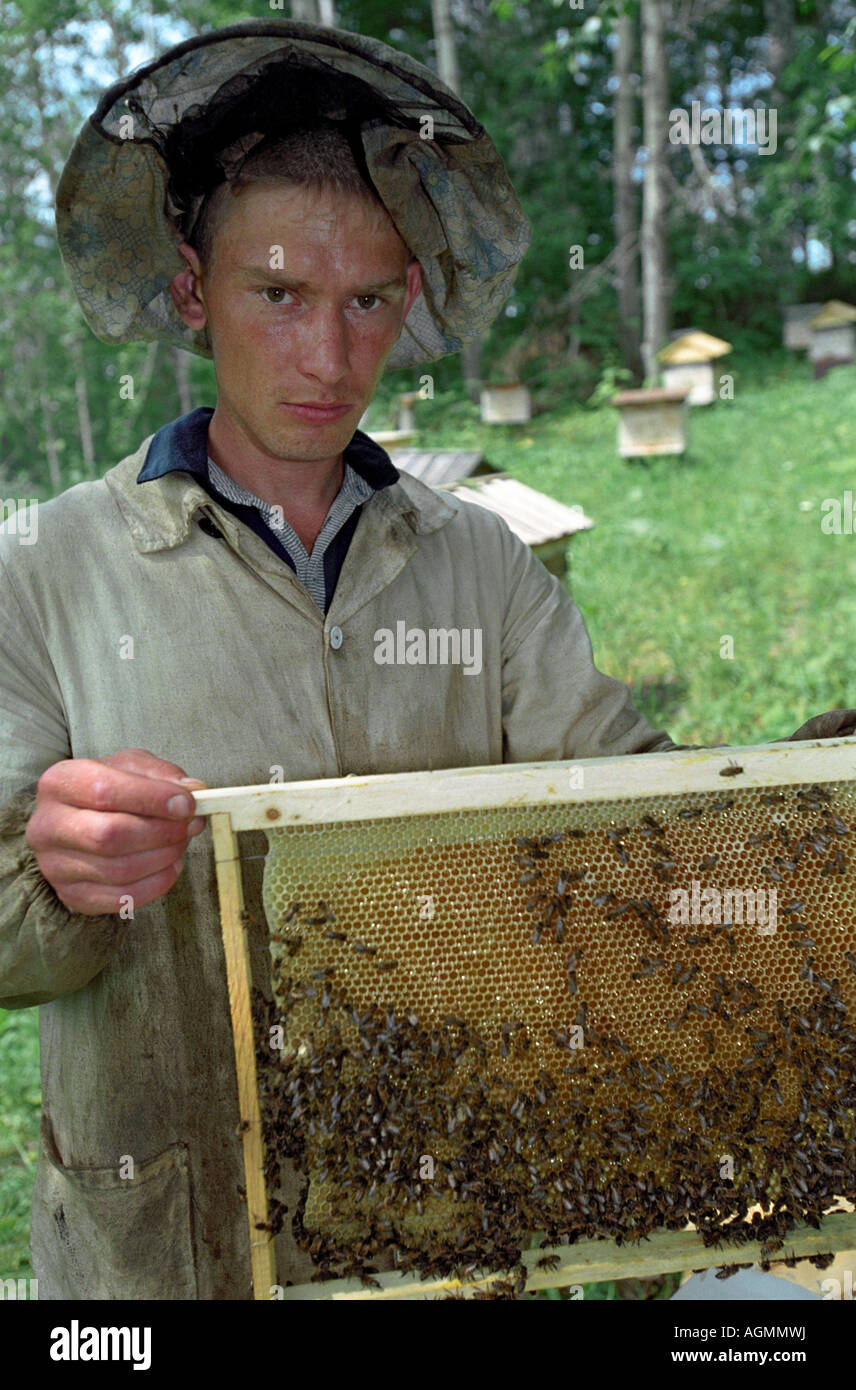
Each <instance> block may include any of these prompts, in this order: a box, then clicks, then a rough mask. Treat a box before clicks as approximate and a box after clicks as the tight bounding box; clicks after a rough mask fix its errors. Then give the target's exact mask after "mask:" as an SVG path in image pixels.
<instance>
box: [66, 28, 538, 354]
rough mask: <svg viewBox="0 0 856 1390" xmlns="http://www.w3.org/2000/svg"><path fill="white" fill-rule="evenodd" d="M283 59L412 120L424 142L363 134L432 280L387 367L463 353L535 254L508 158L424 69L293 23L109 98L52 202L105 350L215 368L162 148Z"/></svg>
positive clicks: (236, 34)
mask: <svg viewBox="0 0 856 1390" xmlns="http://www.w3.org/2000/svg"><path fill="white" fill-rule="evenodd" d="M286 56H287V57H288V58H289V60H290V61H291V62H300V63H305V64H308V65H311V66H312V67H313V68H315V69H316V70H317V69H318V65H319V64H321V65H323V66H324V67H325V68H327V69H329V68H331V67H332V68H333V69H335V71H336V72H337V73H344V74H347V75H349V76H350V77H353V78H358V79H361V80H362V81H363V82H366V83H368V84H370V85H371V86H372V87H373V88H374V89H376V90H377V91H379V92H381V93H382V94H383V95H384V97H385V98H387V99H389V100H391V101H393V102H394V103H395V105H396V107H397V108H398V109H399V110H401V111H402V112H404V113H405V114H406V115H407V116H408V117H411V118H412V124H413V126H414V129H409V128H403V127H401V126H398V125H395V126H393V125H384V124H383V123H379V122H378V121H368V122H366V123H365V124H363V125H362V126H361V129H360V137H361V139H362V144H363V150H364V154H365V160H366V165H367V168H368V171H369V174H370V176H371V179H372V182H373V183H374V185H375V188H376V189H377V192H378V193H379V195H380V197H381V198H382V199H383V202H384V204H385V206H386V208H387V211H388V212H389V215H390V217H391V218H392V221H393V222H394V224H395V226H396V228H397V230H398V232H399V235H400V236H401V237H402V239H403V240H404V242H405V243H406V244H407V246H408V247H409V248H410V250H411V251H412V253H413V255H415V256H416V257H417V259H418V260H419V262H420V264H421V266H422V272H423V289H422V292H421V293H420V295H419V297H418V298H417V300H416V301H415V303H414V304H413V306H412V308H411V310H410V313H409V314H408V316H407V319H406V321H405V324H404V327H403V329H402V332H401V336H400V338H399V339H398V342H397V343H396V345H395V347H394V348H393V350H392V353H391V354H390V356H389V358H388V360H387V363H386V366H387V369H391V368H395V367H412V366H417V365H420V364H422V363H426V362H430V361H433V360H434V359H436V358H438V357H443V356H445V355H446V354H447V353H450V352H457V351H458V350H459V349H460V348H461V347H462V346H463V345H464V344H465V343H467V342H470V341H472V340H474V339H476V338H479V337H480V336H481V335H482V334H483V333H484V332H485V330H486V329H487V328H488V326H489V325H490V324H491V323H492V321H493V320H494V319H495V318H496V316H497V314H498V313H499V312H500V310H501V308H502V306H503V304H504V303H505V301H506V299H507V298H508V295H509V293H510V291H511V287H512V284H513V282H514V277H515V275H516V272H517V267H518V264H519V262H520V260H521V258H522V256H523V255H524V253H525V251H526V249H527V247H528V245H529V239H530V231H529V223H528V221H527V219H526V217H525V216H524V214H523V211H522V209H521V207H520V203H519V201H518V199H517V195H516V193H515V192H514V189H513V187H512V185H511V182H510V180H509V178H508V174H507V173H506V170H505V166H504V164H503V162H502V159H501V157H500V155H499V153H498V151H497V149H496V147H495V146H494V144H493V142H492V140H491V139H490V137H489V135H488V134H487V132H486V131H485V129H484V127H483V126H481V125H480V124H479V122H478V121H477V120H476V119H475V117H474V116H473V114H472V112H470V111H469V110H468V108H467V107H466V106H465V105H464V104H463V103H462V102H461V101H459V100H458V98H457V97H456V96H455V95H454V93H453V92H451V91H450V90H449V88H448V87H446V86H445V85H444V84H443V83H442V82H440V80H439V79H438V78H437V77H436V75H435V74H434V73H432V72H431V71H430V69H428V68H426V67H425V66H423V64H421V63H418V62H416V61H415V60H414V59H413V58H410V57H408V56H407V55H406V54H404V53H400V52H398V51H397V50H396V49H393V48H390V47H389V46H388V45H387V44H384V43H381V42H380V41H379V40H378V39H374V38H368V37H365V36H363V35H360V34H352V33H347V32H345V31H343V30H340V29H327V28H321V27H319V26H316V25H313V24H307V23H304V22H301V21H298V20H258V21H248V22H246V23H244V24H236V25H231V26H230V27H228V28H225V29H219V30H216V31H214V32H213V33H210V34H205V35H202V36H201V37H197V38H193V39H189V40H187V41H186V42H184V43H181V44H178V45H176V46H175V47H173V48H171V49H169V50H168V51H167V52H166V53H164V54H162V55H161V57H160V58H158V59H156V60H155V61H154V62H152V63H149V64H147V65H145V66H143V67H142V68H140V69H139V70H137V71H136V72H134V73H132V74H131V75H130V76H128V77H126V78H123V79H122V80H121V81H120V82H117V83H115V84H114V86H112V87H111V88H109V90H108V91H106V92H105V93H104V95H103V96H102V98H101V100H100V102H99V103H98V106H97V108H96V110H95V112H94V113H93V115H92V116H91V117H90V118H89V120H88V121H87V122H86V124H85V125H84V127H83V129H82V130H81V132H80V134H79V135H78V137H77V140H76V141H75V144H74V147H73V149H72V151H71V154H70V155H69V158H68V161H67V163H66V165H65V168H64V169H63V173H62V177H61V179H60V183H59V187H58V190H57V198H56V214H57V237H58V240H59V246H60V252H61V255H62V259H63V263H64V265H65V267H66V270H67V272H68V275H69V278H70V280H71V283H72V286H73V288H74V292H75V294H76V296H77V299H78V301H79V303H80V306H81V308H82V310H83V314H84V317H85V318H86V321H87V323H88V324H89V326H90V328H91V329H92V331H93V332H94V333H95V334H96V336H97V337H99V338H102V339H104V340H105V341H107V342H110V343H126V342H133V341H137V340H144V341H145V340H149V341H151V340H153V339H157V340H161V341H165V342H169V343H172V344H174V345H176V346H179V347H183V348H187V349H189V351H191V352H195V353H198V354H199V355H200V356H202V357H211V356H212V355H213V354H212V349H211V340H210V337H209V334H208V329H207V327H206V328H204V329H201V330H194V329H191V328H189V327H188V326H187V324H185V323H184V321H183V320H182V319H181V317H180V316H179V314H178V312H177V311H176V308H175V306H174V304H173V302H172V297H171V295H170V293H169V284H170V281H171V280H172V279H173V277H174V276H175V275H176V274H177V273H178V272H179V271H181V270H183V269H185V268H186V262H185V260H184V258H183V257H182V255H181V253H180V252H179V250H178V245H179V242H180V241H182V240H183V237H182V234H181V231H180V230H179V226H178V222H177V219H176V216H175V208H174V206H173V205H172V204H171V202H170V199H169V196H168V183H169V170H168V168H167V165H166V162H165V160H164V158H163V155H162V153H161V149H159V146H161V147H162V145H163V140H162V133H163V131H164V130H169V129H170V128H171V127H174V126H175V125H176V124H177V123H178V122H179V121H181V120H182V119H183V118H184V117H185V116H186V115H187V113H188V112H194V111H198V110H200V109H203V108H204V107H205V106H206V105H207V104H208V103H209V102H210V101H211V100H212V98H214V97H215V96H216V94H217V93H218V92H219V91H220V90H221V88H222V87H223V85H224V84H225V83H227V82H231V81H232V80H233V79H235V78H238V77H241V76H243V77H247V78H249V79H252V78H253V77H254V76H255V75H256V74H259V73H260V72H264V70H265V69H266V68H267V67H268V65H269V64H271V63H272V62H276V61H278V60H281V59H282V58H283V57H286ZM426 115H428V116H430V118H431V120H430V122H426V121H425V120H424V117H425V116H426ZM432 127H433V128H432ZM427 132H430V134H431V136H432V137H433V138H424V136H425V133H427ZM155 136H157V138H155Z"/></svg>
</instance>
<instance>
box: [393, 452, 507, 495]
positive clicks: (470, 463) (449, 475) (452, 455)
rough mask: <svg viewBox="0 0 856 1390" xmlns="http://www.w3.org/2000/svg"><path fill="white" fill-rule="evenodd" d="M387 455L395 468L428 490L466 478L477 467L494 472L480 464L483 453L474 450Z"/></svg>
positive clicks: (493, 469)
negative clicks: (417, 480) (415, 479)
mask: <svg viewBox="0 0 856 1390" xmlns="http://www.w3.org/2000/svg"><path fill="white" fill-rule="evenodd" d="M388 452H389V453H390V457H391V458H392V461H393V463H394V464H395V466H396V468H400V469H402V470H403V471H404V472H405V473H409V474H410V476H411V477H412V478H418V479H419V481H420V482H421V483H427V484H428V486H429V487H443V486H444V484H446V483H456V482H458V481H459V480H460V479H461V478H469V477H470V476H471V475H472V474H473V473H474V472H475V471H476V469H477V468H479V467H480V466H481V471H482V472H485V471H488V470H489V471H490V472H491V473H495V472H497V471H498V470H497V469H495V468H494V467H493V465H492V464H490V463H485V462H484V454H483V453H481V452H480V451H479V450H478V449H437V450H432V449H394V450H389V451H388Z"/></svg>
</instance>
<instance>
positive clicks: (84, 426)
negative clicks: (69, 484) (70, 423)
mask: <svg viewBox="0 0 856 1390" xmlns="http://www.w3.org/2000/svg"><path fill="white" fill-rule="evenodd" d="M71 360H72V362H73V363H74V394H75V396H76V398H77V426H78V430H79V433H80V453H81V457H82V459H83V463H84V466H85V471H86V473H87V475H88V476H89V477H90V478H95V477H96V476H97V475H96V471H95V445H94V443H93V439H92V418H91V416H90V414H89V392H88V391H87V389H86V364H85V363H84V360H83V348H82V347H81V344H80V339H79V338H72V340H71Z"/></svg>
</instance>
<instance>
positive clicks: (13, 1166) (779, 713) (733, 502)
mask: <svg viewBox="0 0 856 1390" xmlns="http://www.w3.org/2000/svg"><path fill="white" fill-rule="evenodd" d="M734 374H735V398H734V400H733V401H718V402H717V403H716V404H715V405H713V406H709V407H706V408H698V409H695V410H692V411H691V412H690V439H689V451H688V453H687V454H686V455H685V456H683V457H682V458H675V457H662V458H657V459H653V460H650V461H648V462H644V463H636V462H633V463H631V462H625V461H623V460H622V459H620V458H619V457H618V454H617V452H616V447H615V436H616V415H615V411H614V410H612V409H610V408H609V407H605V408H602V409H599V410H592V409H586V408H585V407H574V408H569V409H565V410H554V411H551V412H549V413H545V414H542V415H539V416H537V417H536V418H535V419H534V420H533V421H532V422H531V425H529V426H524V427H518V428H509V427H496V426H494V427H490V426H484V425H482V424H481V423H480V421H479V419H478V412H477V409H476V408H475V407H474V406H472V405H471V404H470V403H469V402H462V401H460V400H458V399H456V398H455V397H454V396H450V395H447V396H443V397H438V398H437V399H435V400H434V401H426V402H420V403H419V405H418V406H417V410H418V417H417V418H418V422H419V424H420V437H419V440H418V443H419V445H420V446H421V447H426V448H433V447H437V448H439V447H456V448H466V447H470V448H472V447H478V448H481V449H484V450H485V452H486V453H487V456H488V458H489V459H490V461H491V462H492V463H494V464H495V465H496V466H498V467H500V468H504V469H507V470H508V472H509V473H511V474H512V475H513V476H514V477H517V478H519V479H520V480H521V481H522V482H525V483H528V484H529V485H530V486H532V487H535V488H538V489H539V490H540V491H542V492H545V493H549V494H550V495H551V496H553V497H555V498H557V499H559V500H560V501H562V502H566V503H568V504H571V505H573V504H575V503H576V504H579V505H581V506H582V507H583V509H584V510H585V511H586V512H587V513H588V515H589V516H590V517H591V518H592V520H593V521H594V522H595V528H594V530H592V531H590V532H586V533H584V534H581V535H579V536H577V538H576V539H575V540H574V541H573V542H572V544H571V547H570V562H571V587H572V592H573V594H574V597H575V599H576V601H577V603H578V604H579V605H580V607H581V609H582V611H583V614H584V616H585V619H586V622H587V625H588V628H589V632H590V634H591V637H592V641H593V644H594V651H595V660H596V662H597V664H598V666H599V667H600V669H601V670H603V671H606V672H608V674H610V675H613V676H617V677H618V678H619V679H620V680H624V681H627V682H628V683H629V684H630V686H631V687H632V690H633V692H634V698H635V702H636V704H637V705H638V707H639V708H640V709H643V710H644V711H645V713H646V714H647V715H648V717H649V718H650V719H651V721H652V722H653V724H654V725H655V727H657V728H665V729H667V730H668V732H669V733H670V734H671V736H672V737H673V738H674V739H675V741H676V742H679V743H726V742H728V743H735V744H739V743H755V742H764V741H766V740H770V739H777V738H785V737H787V736H788V735H789V734H791V733H793V732H794V730H795V729H796V728H798V726H799V725H800V724H802V723H803V722H804V721H805V720H806V719H807V718H809V717H810V716H811V715H812V714H819V713H821V712H822V711H824V710H826V709H832V708H835V707H837V706H845V707H849V706H850V705H856V656H854V651H853V650H852V645H853V644H854V637H856V631H854V621H853V599H852V594H853V591H854V581H856V536H852V535H846V534H845V535H825V534H824V533H823V532H822V531H821V528H820V521H821V515H822V513H821V503H822V502H823V500H824V498H830V497H837V498H839V499H843V493H844V491H845V490H846V489H847V488H853V486H854V480H856V431H854V427H853V423H852V413H853V406H854V403H856V368H851V367H842V368H838V369H836V370H835V371H833V372H831V373H830V374H829V375H828V376H827V377H826V378H825V379H824V380H823V381H819V382H815V381H812V380H811V379H810V376H809V369H808V366H807V364H806V363H805V361H804V360H803V359H787V360H783V359H774V360H773V361H772V362H770V363H767V364H760V365H758V364H753V365H752V366H751V367H750V366H748V365H747V366H746V367H745V368H744V370H743V371H742V372H740V371H737V370H736V369H735V371H734ZM724 635H729V636H731V637H732V638H733V642H734V659H733V660H723V659H722V657H721V656H720V642H721V639H722V638H723V636H724ZM38 1092H39V1074H38V1034H37V1020H36V1011H35V1010H29V1011H24V1012H20V1013H12V1014H4V1013H2V1012H0V1277H3V1276H7V1277H8V1276H10V1275H13V1274H14V1275H16V1276H17V1277H24V1276H28V1275H29V1273H30V1269H29V1264H28V1224H29V1204H30V1194H31V1190H32V1181H33V1164H34V1159H35V1152H36V1139H37V1133H38V1105H39V1095H38ZM673 1287H674V1282H672V1281H671V1280H668V1281H662V1280H661V1281H656V1280H652V1281H638V1280H633V1281H627V1280H625V1281H621V1284H600V1285H590V1286H588V1287H587V1288H586V1297H587V1298H595V1299H603V1298H609V1299H612V1298H615V1299H618V1298H622V1297H624V1298H626V1297H637V1298H638V1297H649V1298H650V1297H658V1298H662V1297H668V1295H669V1293H670V1292H671V1291H672V1289H673Z"/></svg>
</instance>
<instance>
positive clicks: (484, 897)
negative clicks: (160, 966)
mask: <svg viewBox="0 0 856 1390" xmlns="http://www.w3.org/2000/svg"><path fill="white" fill-rule="evenodd" d="M740 772H742V769H740V768H734V767H733V765H729V766H728V768H727V769H726V770H725V771H724V772H723V775H724V776H729V777H737V776H738V774H739V773H740ZM853 802H854V793H853V789H852V786H851V784H849V783H842V784H836V785H835V786H833V787H823V786H807V787H806V786H804V787H799V788H787V789H784V790H781V791H774V792H770V793H765V794H761V793H759V792H758V791H757V790H756V789H755V790H753V789H750V788H739V789H738V788H737V786H736V784H732V786H731V787H730V788H729V789H728V794H727V795H722V794H721V793H720V794H717V793H713V792H711V793H706V794H703V795H699V796H696V797H692V798H687V797H686V796H684V795H681V796H673V797H671V798H667V797H665V796H660V797H656V798H655V797H651V798H646V799H635V800H633V801H623V802H612V803H602V804H597V805H594V804H591V803H589V804H587V805H584V806H569V805H564V806H563V805H558V806H557V805H550V806H545V807H543V808H541V807H538V808H532V807H529V808H516V809H515V808H508V809H505V808H504V809H503V810H502V811H495V810H494V811H491V812H490V813H481V812H471V813H461V812H459V813H455V816H454V817H451V816H450V818H449V819H453V820H454V825H453V826H452V831H451V833H450V831H449V825H448V823H446V824H445V825H443V824H441V820H442V818H440V817H422V818H415V817H414V818H410V819H406V818H402V819H401V820H398V821H396V820H393V821H385V822H383V823H378V824H377V825H376V826H375V827H373V829H374V830H376V838H375V839H373V835H372V833H370V831H367V830H366V828H365V827H362V826H361V827H360V828H359V830H355V829H354V828H353V827H350V828H349V827H348V826H338V827H328V826H324V827H318V828H317V829H316V828H313V829H312V830H309V831H307V830H304V831H303V832H302V833H301V836H300V838H299V840H298V842H297V845H296V847H295V841H294V839H293V838H289V837H288V832H270V839H271V853H270V855H269V856H268V861H267V864H266V871H265V890H264V891H265V910H266V914H267V918H268V924H269V927H270V929H271V948H272V959H273V973H272V979H273V987H274V1003H273V1004H272V1005H269V1004H266V1003H265V1001H264V1000H263V999H262V997H261V996H260V995H259V996H258V997H257V999H256V1001H255V1006H254V1012H255V1018H256V1026H257V1039H258V1041H257V1056H258V1061H259V1065H260V1076H261V1089H262V1100H263V1107H264V1116H265V1137H266V1144H267V1176H268V1181H269V1185H270V1187H271V1189H273V1188H274V1187H275V1183H276V1173H277V1168H278V1163H279V1159H280V1157H288V1158H290V1159H292V1160H294V1161H295V1162H296V1163H297V1165H298V1167H299V1168H300V1169H301V1170H302V1171H303V1172H304V1173H305V1175H306V1179H307V1184H306V1190H305V1192H304V1197H303V1200H302V1202H301V1206H300V1209H299V1210H298V1212H297V1213H296V1216H295V1218H294V1221H293V1228H294V1231H295V1235H296V1237H297V1239H298V1241H299V1243H300V1244H301V1245H302V1246H303V1247H304V1248H305V1249H307V1250H308V1251H309V1253H310V1255H311V1256H312V1258H313V1261H314V1262H315V1264H316V1266H317V1269H318V1275H317V1277H318V1278H330V1277H340V1276H343V1275H356V1276H358V1277H360V1278H363V1279H365V1280H371V1278H372V1274H373V1272H375V1271H376V1269H377V1262H378V1260H379V1259H380V1258H381V1257H384V1258H386V1257H388V1256H389V1254H390V1252H392V1255H393V1258H394V1261H395V1264H396V1266H397V1267H398V1268H400V1269H402V1270H418V1271H420V1272H421V1273H423V1274H425V1275H426V1276H428V1275H456V1276H457V1277H459V1278H466V1277H471V1276H472V1275H473V1274H474V1272H475V1271H481V1270H494V1271H501V1272H502V1273H503V1275H504V1276H505V1277H504V1278H503V1279H502V1280H500V1281H499V1282H497V1283H495V1284H493V1285H492V1286H491V1287H490V1288H489V1289H488V1290H486V1291H485V1292H484V1293H483V1294H480V1295H479V1296H482V1297H496V1298H517V1297H519V1296H520V1294H521V1292H522V1291H523V1289H524V1288H525V1268H524V1266H523V1265H522V1264H521V1254H522V1251H523V1250H524V1249H526V1248H528V1246H529V1243H530V1239H531V1236H532V1233H533V1232H540V1233H542V1235H543V1236H544V1244H549V1245H552V1246H555V1245H562V1244H568V1243H573V1242H574V1241H575V1240H577V1239H579V1238H580V1237H593V1238H596V1237H612V1238H615V1239H616V1240H617V1241H618V1242H619V1243H622V1242H627V1241H638V1240H640V1239H641V1238H643V1237H644V1236H646V1235H647V1234H649V1233H650V1232H651V1231H654V1230H656V1229H661V1228H668V1229H673V1230H679V1229H682V1228H684V1227H685V1226H686V1224H687V1222H688V1221H692V1222H693V1223H694V1224H695V1226H696V1227H697V1229H698V1231H699V1235H700V1238H701V1240H702V1241H703V1242H704V1243H705V1244H706V1245H714V1244H722V1245H725V1244H730V1245H732V1246H739V1245H740V1244H742V1243H744V1242H745V1241H749V1240H760V1241H763V1242H764V1243H765V1244H764V1250H763V1257H764V1261H765V1265H766V1262H767V1260H768V1258H770V1257H772V1256H774V1254H775V1252H777V1251H778V1250H780V1249H781V1247H782V1244H783V1241H784V1238H785V1237H786V1235H787V1233H788V1232H789V1231H790V1230H792V1229H793V1227H794V1225H796V1224H797V1223H800V1222H808V1223H809V1224H811V1225H813V1226H819V1224H820V1222H821V1220H822V1216H823V1213H824V1211H825V1210H826V1209H828V1208H829V1207H830V1206H831V1205H832V1204H833V1202H834V1199H835V1198H836V1197H839V1196H841V1197H846V1198H849V1199H850V1200H854V1199H856V1144H854V1112H856V1031H854V1027H853V1026H852V1024H851V1021H850V1020H851V1019H852V1016H853V1014H852V1011H853V1007H854V1004H856V910H854V909H856V894H854V889H853V886H852V875H851V874H850V872H849V864H848V845H849V840H850V836H851V833H852V831H851V827H850V825H849V824H847V823H846V822H845V820H844V819H843V818H842V813H843V814H844V815H848V816H849V818H850V819H851V821H856V817H854V815H853V813H854V811H856V805H854V804H853ZM479 817H481V818H482V819H481V820H480V819H479ZM486 817H489V824H487V823H486V821H485V818H486ZM533 824H537V825H539V832H538V833H534V832H533V829H532V826H533ZM357 835H360V836H362V835H365V836H366V838H367V839H368V841H369V843H368V844H367V845H365V846H363V847H362V848H361V850H360V853H359V855H357V854H355V850H354V839H355V836H357ZM337 836H338V840H337V838H336V837H337ZM390 842H392V843H393V844H394V847H395V853H394V854H391V853H390V852H389V843H390ZM749 889H751V890H752V892H753V894H754V898H753V903H754V915H752V914H750V920H748V921H747V920H746V915H747V912H746V908H747V897H746V890H749ZM705 890H707V891H705ZM738 894H739V895H741V896H738ZM763 895H766V896H763ZM735 904H739V908H740V910H739V912H738V911H737V910H736V909H735ZM761 904H763V906H761ZM277 1029H279V1030H280V1035H281V1041H282V1046H281V1047H279V1046H278V1047H277V1048H275V1049H272V1048H271V1044H270V1039H271V1037H272V1036H274V1035H275V1031H276V1030H277ZM271 1030H274V1032H272V1031H271ZM752 1208H759V1209H756V1210H754V1212H753V1215H752V1217H751V1220H750V1219H748V1216H749V1212H750V1209H752ZM277 1219H279V1220H281V1216H280V1217H277V1216H276V1214H275V1215H274V1218H273V1222H274V1224H275V1222H276V1221H277ZM552 1258H553V1257H545V1261H544V1267H545V1268H546V1267H552V1266H551V1265H550V1264H549V1261H551V1260H552ZM780 1258H781V1257H780ZM737 1267H738V1266H736V1265H733V1266H725V1269H726V1270H728V1271H730V1270H731V1269H734V1268H737Z"/></svg>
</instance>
